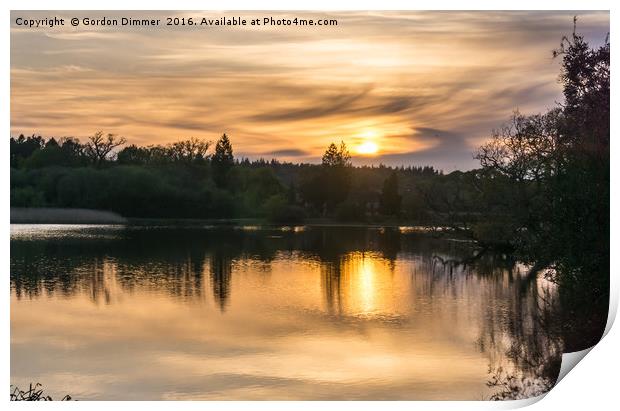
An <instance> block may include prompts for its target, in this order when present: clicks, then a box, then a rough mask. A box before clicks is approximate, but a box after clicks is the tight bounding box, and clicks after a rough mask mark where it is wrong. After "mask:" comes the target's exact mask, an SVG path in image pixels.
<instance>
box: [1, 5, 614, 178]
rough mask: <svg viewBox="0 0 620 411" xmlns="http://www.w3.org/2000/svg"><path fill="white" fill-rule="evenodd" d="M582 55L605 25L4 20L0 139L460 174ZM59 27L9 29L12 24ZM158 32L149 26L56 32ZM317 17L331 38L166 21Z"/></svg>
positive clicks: (334, 15)
mask: <svg viewBox="0 0 620 411" xmlns="http://www.w3.org/2000/svg"><path fill="white" fill-rule="evenodd" d="M574 15H578V16H579V17H578V26H577V27H578V31H579V32H581V33H582V34H584V35H585V37H586V39H587V40H588V41H590V42H591V43H592V44H594V45H596V44H601V43H602V42H603V40H604V38H605V36H606V34H607V33H608V32H609V13H608V12H583V11H580V12H540V11H532V12H486V11H485V12H478V11H467V12H458V11H450V12H416V11H410V12H381V11H370V12H322V13H321V12H313V13H304V12H269V11H254V12H238V11H230V12H213V11H210V12H191V11H183V12H165V11H162V12H153V11H141V12H128V11H123V12H115V11H106V12H95V11H89V12H50V11H47V12H46V11H39V12H36V11H28V12H19V11H13V12H12V13H11V20H12V24H11V135H12V136H16V135H19V134H25V135H31V134H33V133H34V134H37V135H42V136H44V137H51V136H54V137H63V136H72V137H78V138H80V139H81V140H84V139H85V138H87V136H89V135H92V134H94V132H96V131H98V130H101V131H104V132H105V133H114V134H118V135H120V136H124V137H125V138H126V139H127V140H128V142H129V143H131V144H137V145H150V144H167V143H171V142H174V141H178V140H183V139H187V138H192V137H195V138H203V139H208V140H212V141H215V140H217V138H219V136H221V134H222V133H226V134H227V135H228V136H229V137H230V139H231V141H232V143H233V147H234V152H235V156H236V157H249V158H251V159H257V158H261V157H262V158H266V159H271V158H278V159H280V160H283V161H292V162H312V163H316V162H320V159H321V155H322V153H323V152H324V150H325V148H326V147H327V145H328V144H329V143H331V142H336V143H339V142H340V141H344V142H345V143H346V144H347V146H348V147H349V149H350V151H351V154H352V156H353V162H354V164H356V165H362V164H375V165H378V164H385V165H391V166H400V165H404V166H408V165H415V166H423V165H432V166H434V167H436V168H439V169H442V170H444V171H445V172H450V171H453V170H456V169H460V170H468V169H472V168H476V167H477V166H478V163H477V161H476V160H474V159H473V153H474V152H475V150H476V148H477V147H478V146H480V145H481V144H482V143H483V142H484V141H485V140H487V139H488V138H489V137H490V135H491V132H492V130H493V129H494V128H499V127H500V126H501V125H502V123H503V122H505V121H507V120H508V119H509V117H510V115H511V114H512V113H513V112H514V111H515V110H519V111H520V112H521V113H523V114H535V113H539V112H543V111H545V110H547V109H549V108H552V107H554V106H555V105H556V104H557V103H558V102H561V101H562V89H561V85H560V84H559V82H558V76H559V73H560V61H559V60H557V59H553V58H552V50H553V49H555V48H557V47H558V46H559V45H560V41H561V39H562V36H564V35H569V34H570V33H571V32H572V29H573V16H574ZM53 16H58V17H64V18H65V19H66V20H65V22H66V25H65V26H57V27H53V28H48V27H45V28H30V27H24V26H18V25H17V24H16V19H17V18H18V17H23V18H28V19H40V18H45V17H53ZM104 16H106V17H108V18H116V19H119V22H120V18H121V17H123V16H125V17H130V18H141V19H146V18H149V19H151V18H155V19H157V18H159V19H162V24H163V25H161V26H159V27H131V26H124V27H123V26H116V27H110V26H107V27H104V26H99V27H93V26H84V25H83V24H80V25H79V26H78V27H72V26H71V25H69V24H68V21H69V19H71V18H72V17H78V18H80V19H82V18H84V17H89V18H93V19H101V18H102V17H104ZM168 16H170V17H186V18H187V17H192V18H194V20H195V21H200V19H201V18H202V17H206V18H209V19H212V18H219V17H223V16H226V17H228V18H232V17H243V18H245V19H246V20H248V21H250V20H251V19H253V18H260V19H261V21H262V18H263V17H270V16H272V17H274V18H275V19H282V18H290V19H293V18H295V17H298V18H305V19H309V18H313V19H319V18H322V19H323V18H327V19H336V20H337V21H338V24H337V26H329V27H326V26H322V27H318V26H314V27H308V26H305V27H301V26H249V25H248V26H245V27H240V26H236V27H231V26H226V27H222V26H220V27H213V26H212V27H204V26H203V27H200V26H193V27H188V26H185V27H170V26H165V21H166V17H168Z"/></svg>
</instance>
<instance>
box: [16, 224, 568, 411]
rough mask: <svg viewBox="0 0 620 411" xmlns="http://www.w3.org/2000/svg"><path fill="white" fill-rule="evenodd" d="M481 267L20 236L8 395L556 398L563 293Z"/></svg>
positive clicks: (371, 246)
mask: <svg viewBox="0 0 620 411" xmlns="http://www.w3.org/2000/svg"><path fill="white" fill-rule="evenodd" d="M478 253H480V250H478V249H476V248H475V247H473V245H472V244H471V243H469V242H467V241H465V240H463V239H460V238H451V236H450V235H449V234H444V235H441V236H439V235H436V234H435V233H432V232H425V231H424V230H418V229H415V228H410V227H409V228H406V227H401V228H363V227H311V226H299V227H258V226H227V227H223V226H222V227H220V226H204V227H191V228H189V227H165V226H160V227H155V226H153V227H139V226H88V225H83V226H75V225H74V226H72V225H11V267H10V281H11V384H14V385H18V386H20V387H21V386H27V385H28V384H29V383H30V382H40V383H42V384H43V386H44V388H45V390H46V392H47V393H49V394H50V395H52V396H53V397H54V398H56V397H62V396H63V395H64V394H70V395H71V396H72V397H73V398H74V399H79V400H91V399H92V400H99V399H101V400H121V399H122V400H158V399H170V400H172V399H179V400H190V399H191V400H200V399H205V400H211V399H214V400H230V399H233V400H262V399H277V400H280V399H282V400H283V399H317V400H340V399H359V400H397V399H398V400H450V399H457V400H468V399H471V400H482V399H488V398H490V397H491V396H492V395H493V394H494V393H496V392H497V391H498V390H500V388H501V387H499V386H498V385H497V384H490V385H491V386H489V384H488V383H489V382H490V381H493V379H494V378H496V379H497V380H499V381H502V378H504V376H516V377H518V378H519V379H522V380H523V381H530V382H533V383H532V384H531V385H532V386H534V387H536V386H542V387H545V381H547V380H553V381H555V380H554V378H555V377H556V376H557V371H559V360H560V354H561V348H562V347H561V341H558V340H557V338H553V336H551V335H550V333H549V330H548V327H546V326H545V318H546V313H547V312H548V311H547V309H546V308H545V304H548V303H549V301H552V300H553V299H554V298H555V292H554V287H553V285H552V284H550V283H548V282H546V281H545V280H544V279H541V278H536V277H534V278H533V279H532V277H531V276H528V275H527V274H528V267H526V266H525V265H523V264H520V263H519V262H518V261H513V260H512V259H511V258H510V256H507V255H501V254H491V253H488V252H487V253H482V254H478ZM497 380H496V381H497ZM524 389H525V388H524ZM528 389H532V388H528ZM542 390H545V388H542ZM532 392H534V391H532ZM527 395H528V394H527V393H525V396H527Z"/></svg>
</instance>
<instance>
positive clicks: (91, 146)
mask: <svg viewBox="0 0 620 411" xmlns="http://www.w3.org/2000/svg"><path fill="white" fill-rule="evenodd" d="M126 142H127V140H125V138H124V137H120V138H119V137H117V136H115V135H114V134H109V133H108V135H107V136H105V137H104V136H103V132H102V131H97V132H96V133H95V134H94V135H92V136H90V137H88V142H87V143H86V145H85V146H84V154H85V155H86V156H87V157H88V158H90V160H91V161H92V162H93V163H94V164H95V165H98V166H99V165H101V164H103V163H104V162H105V161H106V160H108V156H109V154H110V153H111V152H112V150H114V149H115V148H116V147H119V146H122V145H123V144H125V143H126Z"/></svg>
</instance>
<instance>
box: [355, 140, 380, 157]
mask: <svg viewBox="0 0 620 411" xmlns="http://www.w3.org/2000/svg"><path fill="white" fill-rule="evenodd" d="M356 150H357V152H358V154H376V153H377V151H379V146H378V145H377V143H375V142H374V141H370V140H366V141H364V142H363V143H362V144H360V145H359V146H357V148H356Z"/></svg>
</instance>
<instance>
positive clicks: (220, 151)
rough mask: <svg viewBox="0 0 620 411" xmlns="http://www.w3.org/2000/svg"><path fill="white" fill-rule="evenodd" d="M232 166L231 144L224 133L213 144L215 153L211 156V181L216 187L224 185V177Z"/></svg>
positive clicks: (233, 161) (233, 159)
mask: <svg viewBox="0 0 620 411" xmlns="http://www.w3.org/2000/svg"><path fill="white" fill-rule="evenodd" d="M234 164H235V158H234V156H233V148H232V144H230V140H229V139H228V136H227V135H226V133H224V134H223V135H222V137H220V139H219V140H218V141H217V143H216V144H215V152H214V153H213V156H211V169H212V171H213V180H214V181H215V184H216V185H217V186H218V187H224V186H225V185H226V177H227V175H228V172H229V171H230V169H231V168H232V167H233V165H234Z"/></svg>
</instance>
